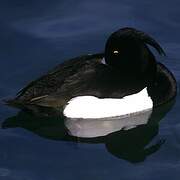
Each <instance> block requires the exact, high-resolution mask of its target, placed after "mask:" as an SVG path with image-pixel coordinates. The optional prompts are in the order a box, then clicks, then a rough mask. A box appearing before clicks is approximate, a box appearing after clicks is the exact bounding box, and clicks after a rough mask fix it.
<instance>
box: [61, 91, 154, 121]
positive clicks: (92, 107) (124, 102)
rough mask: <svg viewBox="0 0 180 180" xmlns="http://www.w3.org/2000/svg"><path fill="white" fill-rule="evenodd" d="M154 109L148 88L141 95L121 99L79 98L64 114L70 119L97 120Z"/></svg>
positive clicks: (74, 100) (67, 107) (74, 99)
mask: <svg viewBox="0 0 180 180" xmlns="http://www.w3.org/2000/svg"><path fill="white" fill-rule="evenodd" d="M152 108H153V102H152V100H151V98H150V97H149V96H148V93H147V88H144V89H143V90H142V91H140V92H139V93H136V94H133V95H129V96H125V97H124V98H121V99H115V98H104V99H100V98H97V97H94V96H79V97H75V98H73V99H71V100H70V101H69V102H68V104H67V106H66V107H65V109H64V111H63V114H64V115H65V116H66V117H68V118H80V119H97V118H108V117H126V116H131V115H132V114H137V113H140V112H142V111H148V110H150V109H152Z"/></svg>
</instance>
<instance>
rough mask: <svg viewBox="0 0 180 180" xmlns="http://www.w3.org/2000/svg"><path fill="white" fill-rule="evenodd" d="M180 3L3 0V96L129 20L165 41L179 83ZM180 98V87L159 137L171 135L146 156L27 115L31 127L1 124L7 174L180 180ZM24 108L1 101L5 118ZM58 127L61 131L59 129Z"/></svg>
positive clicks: (1, 162)
mask: <svg viewBox="0 0 180 180" xmlns="http://www.w3.org/2000/svg"><path fill="white" fill-rule="evenodd" d="M179 7H180V1H179V0H171V1H167V2H165V1H163V0H158V1H155V0H154V1H153V0H151V1H143V0H139V1H133V0H121V1H117V0H111V1H108V0H100V1H96V0H91V1H87V0H78V1H72V0H68V1H67V0H66V1H65V0H61V1H58V0H54V1H48V0H36V1H35V0H31V1H24V0H1V1H0V98H1V99H3V98H8V97H12V96H14V95H15V93H16V92H17V91H18V90H19V89H20V88H22V87H23V86H25V85H26V84H27V83H28V82H29V81H31V80H33V79H35V78H37V77H38V76H40V75H42V74H44V73H45V72H47V71H48V70H49V69H50V68H52V67H54V66H55V65H57V64H58V63H61V62H63V61H64V60H66V59H68V58H71V57H74V56H79V55H82V54H88V53H97V52H101V51H103V49H104V44H105V41H106V39H107V37H108V36H109V35H110V33H111V32H113V31H115V30H117V29H118V28H120V27H124V26H131V27H135V28H137V29H141V30H143V31H145V32H147V33H149V34H151V35H152V36H153V37H154V38H155V39H157V40H158V41H159V42H160V43H161V45H162V47H164V49H165V51H166V53H167V57H165V58H161V57H159V56H157V59H158V60H159V61H161V62H163V63H164V64H165V65H166V66H167V67H168V68H169V69H170V70H171V71H172V72H173V73H174V75H175V77H176V79H177V82H178V86H179V83H180V60H179V57H180V35H179V33H180V23H179V22H180V11H179ZM179 99H180V96H179V93H178V95H177V98H176V103H175V105H174V106H173V108H172V109H171V111H169V112H168V114H167V115H166V116H165V117H164V118H163V119H162V120H161V121H160V124H159V131H158V133H157V134H156V136H154V138H153V139H152V142H151V143H153V142H156V141H159V140H161V139H163V140H165V143H164V144H163V145H162V146H161V148H160V149H159V150H158V151H156V152H155V153H152V154H151V155H149V156H147V157H146V158H145V159H144V160H142V161H140V162H139V163H132V162H130V161H128V160H127V159H126V158H122V157H117V156H116V155H115V153H114V154H113V153H112V152H110V150H109V149H108V145H107V144H106V145H105V143H104V142H103V141H102V142H98V143H81V142H79V143H77V142H75V141H74V140H61V138H57V140H52V139H55V138H51V137H46V135H47V134H48V131H49V129H48V122H46V123H45V124H46V126H45V125H44V124H43V123H44V122H43V123H42V124H43V125H41V123H40V124H39V125H37V124H36V125H34V124H33V122H32V123H31V121H30V125H22V124H23V122H22V121H23V120H22V121H21V127H24V128H7V129H0V179H2V180H41V179H42V180H57V179H61V180H76V179H77V180H80V179H85V180H87V179H91V180H92V179H97V180H106V179H107V180H109V179H113V180H114V179H122V180H126V179H137V180H140V179H143V180H144V179H146V180H148V179H149V180H151V179H153V180H159V179H170V178H171V179H173V180H179V178H180V171H179V170H180V120H179V116H180V112H179V109H180V101H179ZM17 113H18V110H16V109H13V108H10V107H7V106H5V105H3V104H0V121H1V123H3V122H4V121H5V119H7V118H9V117H12V116H15V115H16V114H17ZM55 121H56V120H55ZM41 122H42V121H41ZM56 123H57V122H56ZM27 126H28V128H27ZM44 126H45V128H44ZM53 132H54V133H55V135H52V134H51V135H52V136H53V137H56V130H53ZM142 135H143V134H142ZM58 136H61V135H59V134H58ZM141 138H142V137H139V139H141Z"/></svg>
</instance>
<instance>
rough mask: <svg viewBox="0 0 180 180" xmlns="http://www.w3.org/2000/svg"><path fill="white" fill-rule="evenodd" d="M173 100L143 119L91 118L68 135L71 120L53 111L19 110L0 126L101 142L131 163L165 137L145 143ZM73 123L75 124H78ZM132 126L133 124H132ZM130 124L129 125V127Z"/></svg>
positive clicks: (89, 141) (72, 139)
mask: <svg viewBox="0 0 180 180" xmlns="http://www.w3.org/2000/svg"><path fill="white" fill-rule="evenodd" d="M173 104H174V101H171V102H169V103H168V104H165V105H163V106H161V107H159V108H156V109H154V110H153V113H152V115H151V118H150V119H149V120H147V119H144V120H143V116H144V115H140V116H139V117H138V115H137V116H135V117H134V119H132V117H130V118H131V119H123V121H121V120H118V119H114V120H113V121H112V120H109V121H108V120H106V121H100V122H102V124H101V123H100V122H98V123H96V122H94V121H92V124H91V123H90V121H88V122H87V124H86V123H85V125H84V126H82V125H81V126H82V127H83V128H84V130H83V131H80V132H81V135H82V137H75V136H72V135H70V134H72V131H71V132H70V131H69V130H71V128H70V125H72V124H71V123H70V122H68V120H64V119H63V118H62V117H60V115H58V114H56V115H54V116H52V113H51V116H42V115H40V116H38V115H37V114H36V115H34V114H31V113H29V112H25V111H20V112H19V113H18V114H17V115H16V116H14V117H10V118H8V119H6V120H5V121H4V122H3V123H2V128H4V129H5V128H16V127H21V128H24V129H27V130H29V131H32V132H34V133H35V134H38V135H39V136H41V137H44V138H48V139H53V140H62V141H73V142H78V143H104V144H105V145H106V148H107V150H108V152H110V153H111V154H113V155H114V156H116V157H118V158H121V159H125V160H127V161H129V162H133V163H134V162H140V161H143V160H144V159H145V158H146V157H147V156H148V155H150V154H152V153H154V152H156V151H157V150H158V149H159V148H160V147H161V145H162V144H163V143H164V140H160V141H159V142H157V143H156V144H154V145H151V146H148V144H149V143H150V142H151V140H152V139H153V138H154V137H155V136H156V135H157V134H158V129H159V121H160V120H161V119H162V118H163V117H164V116H165V114H166V113H167V112H168V111H169V110H170V109H171V107H172V106H173ZM46 112H47V109H46ZM147 113H150V112H147ZM146 115H148V114H146ZM145 117H147V116H145ZM126 122H127V123H126ZM81 123H82V122H81ZM121 123H122V124H121ZM75 125H76V126H77V125H78V124H75ZM66 126H67V127H68V128H67V127H66ZM73 126H74V124H73ZM89 126H90V128H89ZM133 126H134V128H132V127H133ZM135 126H136V127H135ZM130 127H131V128H132V129H129V128H130ZM77 128H79V127H77ZM122 128H123V129H122ZM86 130H87V132H86ZM91 130H92V132H91ZM73 135H75V134H73ZM93 135H94V137H93ZM85 137H86V138H85ZM90 137H91V138H90Z"/></svg>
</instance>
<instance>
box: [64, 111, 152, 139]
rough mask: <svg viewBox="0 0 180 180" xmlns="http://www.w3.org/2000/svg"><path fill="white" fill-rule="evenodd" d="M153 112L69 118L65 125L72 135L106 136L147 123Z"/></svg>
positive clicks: (86, 136) (84, 136)
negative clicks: (109, 116)
mask: <svg viewBox="0 0 180 180" xmlns="http://www.w3.org/2000/svg"><path fill="white" fill-rule="evenodd" d="M151 113H152V109H149V110H146V111H142V112H140V113H138V114H133V115H130V116H124V117H122V116H120V117H112V118H101V119H75V118H74V119H73V118H67V119H66V120H65V126H66V127H67V129H68V130H69V134H70V135H72V136H76V137H83V138H90V137H98V136H105V135H107V134H110V133H112V132H115V131H119V130H121V129H131V128H134V127H136V126H138V125H142V124H147V122H148V120H149V118H150V116H151Z"/></svg>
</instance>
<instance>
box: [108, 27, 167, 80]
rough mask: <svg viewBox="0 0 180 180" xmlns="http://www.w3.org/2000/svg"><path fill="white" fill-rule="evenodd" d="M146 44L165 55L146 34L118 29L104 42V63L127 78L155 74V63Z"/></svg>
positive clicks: (133, 30) (129, 29) (128, 29)
mask: <svg viewBox="0 0 180 180" xmlns="http://www.w3.org/2000/svg"><path fill="white" fill-rule="evenodd" d="M146 44H149V45H151V46H153V47H154V48H155V49H156V50H157V51H158V52H159V53H160V54H164V55H165V53H164V51H163V49H162V48H161V47H160V46H159V44H158V43H157V42H156V41H155V40H154V39H152V38H151V37H150V36H148V35H147V34H145V33H143V32H140V31H137V30H136V29H133V28H123V29H120V30H118V31H116V32H114V33H113V34H112V35H111V36H110V37H109V39H108V40H107V42H106V47H105V61H106V63H107V64H108V65H110V66H112V67H113V68H116V69H118V71H119V72H121V73H122V74H123V75H127V76H134V77H135V76H142V75H143V74H144V73H146V74H147V73H150V72H151V73H152V72H153V73H155V71H156V61H155V58H154V56H153V54H152V53H151V51H150V50H149V48H148V47H147V45H146Z"/></svg>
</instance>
